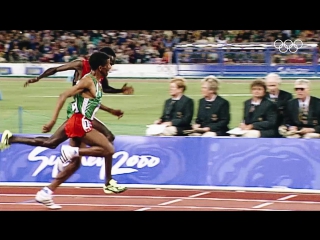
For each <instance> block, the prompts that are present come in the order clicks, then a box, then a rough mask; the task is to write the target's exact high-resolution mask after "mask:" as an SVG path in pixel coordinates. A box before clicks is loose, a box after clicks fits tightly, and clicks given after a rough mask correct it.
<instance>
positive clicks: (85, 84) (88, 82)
mask: <svg viewBox="0 0 320 240" xmlns="http://www.w3.org/2000/svg"><path fill="white" fill-rule="evenodd" d="M93 88H95V87H94V84H93V81H92V79H91V78H90V77H89V76H86V77H84V78H82V79H81V81H79V83H78V84H76V85H74V86H73V87H71V88H69V89H67V90H66V91H64V92H63V93H61V94H60V96H59V98H58V102H57V105H56V107H55V110H54V113H53V116H52V120H51V121H53V122H56V121H57V119H58V116H59V113H60V111H61V109H62V107H63V105H64V103H65V102H66V100H67V99H68V98H69V97H72V96H74V95H76V94H77V93H81V92H83V91H84V90H85V89H89V90H91V89H93Z"/></svg>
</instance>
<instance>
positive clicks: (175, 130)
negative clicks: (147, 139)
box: [147, 77, 194, 136]
mask: <svg viewBox="0 0 320 240" xmlns="http://www.w3.org/2000/svg"><path fill="white" fill-rule="evenodd" d="M186 88H187V87H186V82H185V80H184V79H183V78H180V77H176V78H174V79H172V80H171V81H170V95H171V98H169V99H167V100H166V101H165V104H164V109H163V113H162V116H161V117H160V119H158V120H156V121H155V122H154V124H161V125H164V126H165V128H164V129H163V131H161V132H160V133H159V132H155V134H153V133H152V131H147V135H155V136H184V135H186V134H185V133H184V130H190V129H191V121H192V117H193V113H194V101H193V99H191V98H189V97H187V96H185V95H184V93H185V91H186ZM150 127H152V125H151V126H150ZM148 133H149V134H148Z"/></svg>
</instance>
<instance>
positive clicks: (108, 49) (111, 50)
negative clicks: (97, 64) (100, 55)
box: [99, 47, 116, 57]
mask: <svg viewBox="0 0 320 240" xmlns="http://www.w3.org/2000/svg"><path fill="white" fill-rule="evenodd" d="M99 51H100V52H104V53H105V54H108V55H109V56H112V57H116V53H115V52H114V51H113V49H112V48H110V47H104V48H101V49H100V50H99Z"/></svg>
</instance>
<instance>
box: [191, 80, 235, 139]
mask: <svg viewBox="0 0 320 240" xmlns="http://www.w3.org/2000/svg"><path fill="white" fill-rule="evenodd" d="M218 86H219V81H218V80H217V79H216V78H215V77H214V76H209V77H206V78H205V79H203V80H202V83H201V93H202V95H203V98H201V99H200V100H199V107H198V113H197V118H196V120H195V124H193V125H192V130H190V131H187V132H189V133H190V134H189V135H190V136H203V137H215V136H228V135H229V134H227V133H226V132H227V131H228V130H229V128H228V124H229V122H230V104H229V102H228V101H227V100H226V99H224V98H222V97H220V96H218V93H217V91H218Z"/></svg>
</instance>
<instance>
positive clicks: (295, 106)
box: [284, 97, 320, 133]
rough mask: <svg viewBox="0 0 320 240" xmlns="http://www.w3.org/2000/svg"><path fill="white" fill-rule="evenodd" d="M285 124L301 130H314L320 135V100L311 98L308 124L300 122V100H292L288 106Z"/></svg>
mask: <svg viewBox="0 0 320 240" xmlns="http://www.w3.org/2000/svg"><path fill="white" fill-rule="evenodd" d="M284 124H286V125H290V126H297V127H298V129H299V130H300V129H301V128H304V127H306V128H314V129H315V132H316V133H320V99H319V98H316V97H310V102H309V111H308V122H307V124H303V123H302V122H301V121H300V120H299V100H298V99H297V98H295V99H292V100H290V101H289V102H288V104H287V108H286V112H285V119H284Z"/></svg>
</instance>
